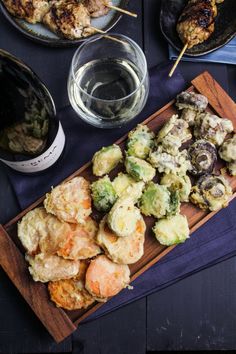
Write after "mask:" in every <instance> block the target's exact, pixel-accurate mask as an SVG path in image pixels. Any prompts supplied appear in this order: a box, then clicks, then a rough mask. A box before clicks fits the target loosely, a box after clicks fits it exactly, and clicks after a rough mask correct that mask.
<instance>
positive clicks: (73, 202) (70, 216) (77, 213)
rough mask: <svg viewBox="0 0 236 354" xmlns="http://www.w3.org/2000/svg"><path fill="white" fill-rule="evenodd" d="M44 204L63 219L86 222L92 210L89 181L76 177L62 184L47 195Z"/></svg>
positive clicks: (70, 221)
mask: <svg viewBox="0 0 236 354" xmlns="http://www.w3.org/2000/svg"><path fill="white" fill-rule="evenodd" d="M44 206H45V209H46V210H47V212H48V213H52V214H54V215H56V216H57V217H58V219H59V220H61V221H66V222H69V223H80V224H84V223H85V220H86V219H87V217H88V216H89V215H90V214H91V212H92V210H91V196H90V190H89V182H88V181H86V179H85V178H83V177H74V178H73V179H71V180H69V181H67V182H64V183H62V184H60V185H59V186H57V187H55V188H53V189H52V191H51V193H48V194H47V195H46V199H45V201H44Z"/></svg>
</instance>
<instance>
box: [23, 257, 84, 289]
mask: <svg viewBox="0 0 236 354" xmlns="http://www.w3.org/2000/svg"><path fill="white" fill-rule="evenodd" d="M25 259H26V260H27V262H28V263H29V265H30V266H29V272H30V274H31V275H32V278H33V279H34V281H40V282H42V283H46V282H48V281H56V280H60V279H69V278H72V277H74V276H75V275H76V274H78V272H79V269H80V262H79V261H71V260H68V259H63V258H62V257H59V256H56V255H47V254H43V253H40V254H37V255H36V256H35V257H32V256H29V255H26V257H25Z"/></svg>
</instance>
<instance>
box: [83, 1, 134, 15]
mask: <svg viewBox="0 0 236 354" xmlns="http://www.w3.org/2000/svg"><path fill="white" fill-rule="evenodd" d="M82 3H83V4H84V6H86V7H87V9H88V11H89V13H90V16H91V17H100V16H104V15H107V13H108V12H109V11H110V10H115V11H119V12H121V13H124V14H126V15H129V16H132V17H137V14H135V13H133V12H130V11H127V10H124V9H122V8H120V7H117V6H114V5H113V4H112V1H110V0H83V1H82Z"/></svg>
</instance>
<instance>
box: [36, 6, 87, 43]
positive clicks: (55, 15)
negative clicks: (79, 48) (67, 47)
mask: <svg viewBox="0 0 236 354" xmlns="http://www.w3.org/2000/svg"><path fill="white" fill-rule="evenodd" d="M43 22H44V24H45V25H46V26H47V27H49V29H50V30H51V31H53V32H55V33H57V34H58V35H59V36H61V37H63V38H68V39H78V38H81V37H86V36H88V35H90V34H92V33H93V30H92V29H91V28H90V16H89V12H88V10H87V9H86V7H85V6H84V5H83V4H81V3H79V2H78V1H76V0H54V1H51V7H50V10H49V12H48V13H47V14H46V15H45V16H44V18H43Z"/></svg>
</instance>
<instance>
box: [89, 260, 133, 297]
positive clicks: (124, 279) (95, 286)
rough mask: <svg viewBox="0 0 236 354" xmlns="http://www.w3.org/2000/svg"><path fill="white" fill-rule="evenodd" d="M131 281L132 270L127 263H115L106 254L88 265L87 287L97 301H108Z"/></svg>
mask: <svg viewBox="0 0 236 354" xmlns="http://www.w3.org/2000/svg"><path fill="white" fill-rule="evenodd" d="M129 282H130V270H129V267H128V266H127V265H124V264H116V263H113V262H112V261H111V260H110V259H109V258H107V257H106V256H105V255H101V256H98V257H97V258H95V259H94V260H92V261H91V263H90V265H89V267H88V270H87V273H86V277H85V288H86V289H87V290H88V292H89V293H90V294H91V295H93V296H94V297H95V298H96V299H97V301H106V300H107V298H108V297H110V296H114V295H116V294H117V293H118V292H119V291H121V290H122V289H123V288H125V287H126V286H127V285H128V284H129Z"/></svg>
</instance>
